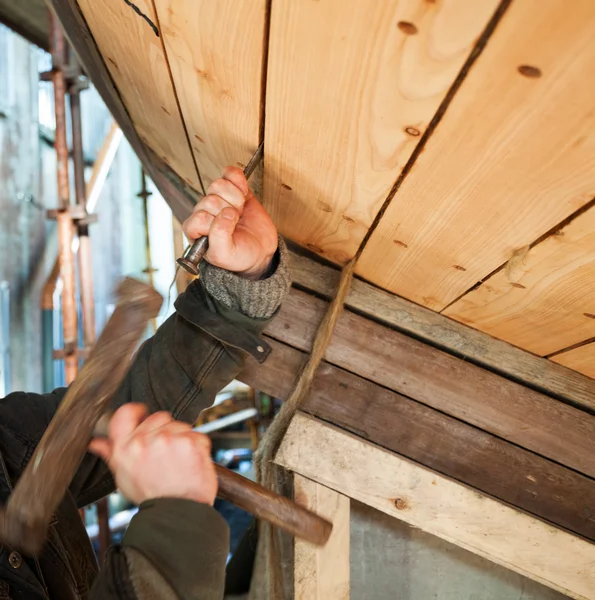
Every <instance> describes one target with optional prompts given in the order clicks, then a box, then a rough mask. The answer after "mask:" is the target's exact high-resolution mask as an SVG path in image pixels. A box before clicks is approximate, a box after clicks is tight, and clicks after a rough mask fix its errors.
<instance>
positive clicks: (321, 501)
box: [294, 475, 350, 600]
mask: <svg viewBox="0 0 595 600" xmlns="http://www.w3.org/2000/svg"><path fill="white" fill-rule="evenodd" d="M294 494H295V500H296V502H298V503H299V504H301V505H302V506H304V507H305V508H308V509H310V510H312V511H314V512H316V513H317V514H319V515H320V516H322V517H325V518H327V519H328V520H329V521H331V522H332V523H333V532H332V533H331V536H330V538H329V540H328V542H327V543H326V544H325V545H324V546H318V547H317V546H314V545H313V544H310V543H308V542H306V541H304V540H301V539H299V538H296V540H295V558H294V590H295V599H296V600H328V599H329V598H332V599H333V600H348V599H349V518H350V500H349V498H348V497H347V496H343V495H342V494H339V493H337V492H335V491H334V490H331V489H330V488H327V487H325V486H324V485H320V484H319V483H316V482H315V481H312V480H311V479H306V478H305V477H302V476H301V475H296V476H295V478H294Z"/></svg>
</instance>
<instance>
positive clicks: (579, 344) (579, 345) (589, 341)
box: [545, 337, 595, 359]
mask: <svg viewBox="0 0 595 600" xmlns="http://www.w3.org/2000/svg"><path fill="white" fill-rule="evenodd" d="M593 342H595V337H590V338H587V339H586V340H583V341H582V342H577V343H576V344H572V346H568V347H566V348H562V349H561V350H556V351H555V352H552V353H551V354H548V355H546V357H545V358H546V359H548V358H553V357H554V356H559V355H560V354H565V353H566V352H570V351H571V350H576V349H577V348H582V347H583V346H588V345H589V344H592V343H593Z"/></svg>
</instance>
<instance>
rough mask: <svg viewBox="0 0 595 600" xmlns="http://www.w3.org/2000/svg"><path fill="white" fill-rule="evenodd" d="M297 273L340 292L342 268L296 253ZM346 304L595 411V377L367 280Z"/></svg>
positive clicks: (306, 283) (315, 287)
mask: <svg viewBox="0 0 595 600" xmlns="http://www.w3.org/2000/svg"><path fill="white" fill-rule="evenodd" d="M291 274H292V277H293V281H294V283H295V284H297V285H298V286H300V287H301V288H305V289H307V290H311V291H313V292H315V293H316V294H322V295H323V296H326V297H327V298H331V297H333V296H334V294H335V291H336V289H337V285H338V282H339V271H338V270H336V269H333V268H332V267H328V266H325V265H322V264H320V263H318V262H315V261H313V260H311V259H309V258H306V257H305V256H300V255H298V254H296V253H295V252H292V253H291ZM345 304H346V306H348V307H350V308H352V309H354V310H356V311H357V312H358V313H363V314H365V315H367V316H369V317H371V318H372V319H375V320H378V321H381V322H383V323H386V324H387V325H389V326H390V327H395V328H397V329H398V330H399V331H402V332H404V333H408V334H410V335H413V336H414V337H417V338H420V339H422V340H424V341H426V342H427V343H429V344H431V345H433V346H436V347H438V348H442V349H444V350H446V351H447V352H450V353H451V354H455V355H457V356H462V357H463V358H465V359H466V360H470V361H472V362H474V363H476V364H478V365H481V366H483V367H486V368H488V369H490V370H492V371H496V372H498V373H501V374H502V375H505V376H507V377H510V378H512V379H515V380H517V381H519V382H521V383H523V384H525V385H528V386H530V387H533V388H534V389H537V390H539V391H542V392H545V393H547V394H550V395H553V396H556V397H558V398H563V399H564V400H565V401H567V402H570V403H572V404H575V405H576V406H579V407H581V408H586V409H588V410H595V401H594V399H595V381H593V380H592V379H590V378H588V377H584V376H583V375H581V374H580V373H577V372H575V371H571V370H570V369H566V368H563V367H562V366H561V365H557V364H555V363H553V362H551V361H549V360H546V359H544V358H540V357H538V356H535V355H534V354H531V353H529V352H526V351H524V350H521V349H519V348H515V347H514V346H511V345H510V344H508V343H506V342H503V341H500V340H497V339H494V338H493V337H492V336H490V335H487V334H485V333H482V332H481V331H477V330H476V329H472V328H471V327H467V326H466V325H463V324H461V323H457V322H456V321H453V320H451V319H448V318H446V317H444V316H442V315H440V314H438V313H435V312H434V311H432V310H428V309H427V308H424V307H423V306H419V305H418V304H415V303H413V302H410V301H409V300H406V299H405V298H400V297H398V296H395V295H393V294H390V293H388V292H386V291H384V290H382V289H380V288H377V287H374V286H373V285H370V284H369V283H366V282H365V281H361V280H359V279H354V280H353V281H352V283H351V288H350V290H349V294H348V296H347V300H346V302H345ZM594 312H595V310H594ZM563 364H564V363H563ZM587 374H589V373H587ZM593 376H595V372H594V373H593Z"/></svg>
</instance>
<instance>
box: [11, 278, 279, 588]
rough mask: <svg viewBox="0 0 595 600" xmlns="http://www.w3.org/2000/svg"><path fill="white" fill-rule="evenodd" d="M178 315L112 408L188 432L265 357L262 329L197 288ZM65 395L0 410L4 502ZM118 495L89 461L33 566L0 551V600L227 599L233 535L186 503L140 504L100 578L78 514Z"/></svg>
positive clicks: (20, 397)
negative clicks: (139, 407)
mask: <svg viewBox="0 0 595 600" xmlns="http://www.w3.org/2000/svg"><path fill="white" fill-rule="evenodd" d="M176 309H177V313H176V314H174V315H173V316H172V317H170V318H169V319H168V320H167V321H166V322H165V323H164V324H163V325H162V326H161V327H160V328H159V330H158V331H157V333H156V335H155V336H154V337H153V338H151V339H149V340H148V341H147V342H146V343H145V344H144V345H143V346H142V347H141V349H140V351H139V353H138V355H137V357H136V359H135V361H134V363H133V366H132V368H131V370H130V372H129V374H128V376H127V377H126V379H125V381H124V383H123V384H122V386H121V387H120V389H119V390H118V392H117V394H116V396H115V398H114V407H116V406H119V405H121V404H124V403H126V402H131V401H135V402H144V403H145V404H147V405H148V406H149V408H150V410H152V411H156V410H167V411H170V412H171V413H172V414H173V416H174V418H176V419H180V420H184V421H187V422H189V423H193V422H195V421H196V419H197V417H198V415H199V413H200V412H201V411H202V410H203V409H204V408H206V407H208V406H210V405H211V404H212V401H213V399H214V397H215V395H216V393H217V392H218V391H219V390H221V388H223V387H224V386H225V385H227V384H228V383H229V382H230V381H231V380H232V379H234V377H235V376H236V375H237V374H238V373H239V372H240V371H241V370H242V367H243V364H244V358H245V356H246V355H247V354H248V355H252V356H253V357H254V358H255V359H256V360H259V361H262V360H264V358H266V356H267V354H268V352H269V347H268V346H267V344H266V343H265V342H264V341H263V340H262V339H260V337H259V333H260V331H261V330H262V329H263V328H264V326H265V324H266V322H267V321H266V320H258V319H254V318H249V317H247V316H245V315H242V314H241V313H238V312H236V311H234V310H231V309H230V308H228V307H226V306H225V305H223V304H221V303H220V302H217V301H216V300H215V299H214V298H213V296H212V295H210V294H209V293H207V292H206V289H205V287H204V286H203V285H202V284H201V283H199V282H194V283H193V284H191V285H190V286H189V288H188V290H187V291H186V292H185V293H184V294H182V295H181V296H179V298H178V300H177V302H176ZM65 391H66V390H65V389H59V390H56V391H54V392H53V393H51V394H47V395H37V394H27V393H20V392H18V393H13V394H10V395H9V396H7V397H6V398H4V400H2V401H1V402H0V467H1V468H0V501H3V502H5V501H6V500H7V498H8V496H9V494H10V492H11V488H12V486H13V485H14V483H15V482H16V480H17V479H18V478H19V476H20V474H21V473H22V471H23V469H24V468H25V465H26V464H27V462H28V461H29V459H30V457H31V455H32V453H33V451H34V449H35V446H36V444H37V443H38V442H39V440H40V438H41V436H42V434H43V432H44V430H45V428H46V427H47V425H48V424H49V422H50V420H51V419H52V417H53V415H54V412H55V410H56V408H57V406H58V404H59V402H60V401H61V399H62V397H63V396H64V393H65ZM114 489H115V486H114V481H113V479H112V476H111V474H110V472H109V471H108V469H107V467H106V465H105V464H104V463H103V461H101V460H100V459H99V458H97V457H95V456H93V455H90V454H88V455H86V456H85V458H84V460H83V462H82V464H81V466H80V468H79V469H78V472H77V474H76V476H75V478H74V479H73V481H72V485H71V486H70V490H69V493H68V494H67V495H66V497H65V498H64V500H63V502H62V504H61V505H60V507H59V509H58V510H57V512H56V514H55V519H54V521H53V523H52V525H51V527H50V530H49V534H48V540H47V543H46V545H45V547H44V550H43V552H42V554H41V555H40V556H39V559H34V558H28V557H24V556H20V555H19V554H18V553H16V552H14V551H13V550H12V549H11V548H8V547H3V548H2V550H1V552H0V600H6V599H7V598H10V599H12V600H21V599H26V600H34V599H42V598H43V599H47V598H51V599H52V600H74V599H82V598H89V599H93V600H99V599H101V600H111V599H116V598H117V599H126V600H145V599H149V598H160V599H164V600H165V599H169V598H172V599H176V600H177V599H186V598H196V599H209V600H211V599H216V598H222V597H223V581H224V572H225V563H226V559H227V554H228V548H229V531H228V529H227V525H226V523H225V521H224V520H223V519H222V518H221V517H220V515H219V514H218V513H217V512H216V511H215V510H214V509H212V508H211V507H209V506H206V505H201V504H198V503H196V502H192V501H189V500H182V499H157V500H152V501H149V502H145V503H144V504H143V505H141V507H140V510H139V512H138V514H137V515H136V516H135V517H134V518H133V519H132V522H131V524H130V526H129V528H128V531H127V532H126V534H125V536H124V538H123V541H122V544H121V545H120V546H117V547H113V548H111V549H110V551H109V552H108V555H107V557H106V561H105V565H104V567H103V568H102V569H101V572H100V573H99V575H98V568H97V563H96V560H95V556H94V553H93V550H92V547H91V544H90V542H89V539H88V537H87V535H86V531H85V528H84V526H83V523H82V520H81V517H80V515H79V512H78V509H79V508H81V507H84V506H87V505H88V504H91V503H93V502H95V501H97V500H99V499H100V498H102V497H104V496H106V495H107V494H109V493H111V492H113V491H114Z"/></svg>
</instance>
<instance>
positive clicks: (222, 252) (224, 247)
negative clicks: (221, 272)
mask: <svg viewBox="0 0 595 600" xmlns="http://www.w3.org/2000/svg"><path fill="white" fill-rule="evenodd" d="M239 219H240V213H239V212H238V211H237V210H236V209H235V208H232V207H230V206H228V207H226V208H224V209H223V210H222V211H221V212H220V213H219V214H218V215H217V216H216V217H215V220H214V221H213V224H212V225H211V229H210V230H209V250H208V255H209V258H211V259H212V260H214V261H221V260H224V259H226V258H229V257H230V256H231V255H232V254H233V252H234V250H235V244H234V241H233V234H234V231H235V229H236V225H237V223H238V221H239Z"/></svg>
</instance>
